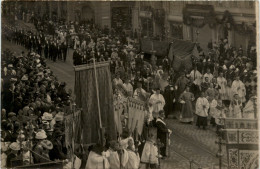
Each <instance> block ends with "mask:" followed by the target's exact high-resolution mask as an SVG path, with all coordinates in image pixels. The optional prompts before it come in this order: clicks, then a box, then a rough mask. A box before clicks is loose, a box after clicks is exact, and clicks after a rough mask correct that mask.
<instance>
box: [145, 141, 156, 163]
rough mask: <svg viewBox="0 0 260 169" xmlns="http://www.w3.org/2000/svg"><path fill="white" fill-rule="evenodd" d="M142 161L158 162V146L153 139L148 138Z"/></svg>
mask: <svg viewBox="0 0 260 169" xmlns="http://www.w3.org/2000/svg"><path fill="white" fill-rule="evenodd" d="M141 162H143V163H149V164H158V148H157V147H156V146H155V145H154V142H153V141H150V140H147V141H146V142H145V145H144V149H143V153H142V156H141Z"/></svg>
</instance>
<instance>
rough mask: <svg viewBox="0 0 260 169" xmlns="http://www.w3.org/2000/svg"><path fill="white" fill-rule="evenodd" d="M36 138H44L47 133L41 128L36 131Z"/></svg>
mask: <svg viewBox="0 0 260 169" xmlns="http://www.w3.org/2000/svg"><path fill="white" fill-rule="evenodd" d="M35 138H36V139H39V140H43V139H46V138H47V135H46V133H45V131H44V130H41V131H39V132H37V133H36V136H35Z"/></svg>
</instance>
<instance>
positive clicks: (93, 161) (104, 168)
mask: <svg viewBox="0 0 260 169" xmlns="http://www.w3.org/2000/svg"><path fill="white" fill-rule="evenodd" d="M109 168H110V164H109V162H108V160H107V158H106V157H104V156H102V155H99V154H97V153H95V152H93V151H90V153H89V155H88V160H87V164H86V167H85V169H109Z"/></svg>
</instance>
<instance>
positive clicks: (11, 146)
mask: <svg viewBox="0 0 260 169" xmlns="http://www.w3.org/2000/svg"><path fill="white" fill-rule="evenodd" d="M9 148H10V149H12V150H16V151H19V150H20V145H19V144H18V143H17V142H13V143H11V144H10V146H9Z"/></svg>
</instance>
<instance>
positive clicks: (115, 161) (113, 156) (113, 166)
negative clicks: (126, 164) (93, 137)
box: [107, 149, 120, 169]
mask: <svg viewBox="0 0 260 169" xmlns="http://www.w3.org/2000/svg"><path fill="white" fill-rule="evenodd" d="M107 151H108V152H109V154H110V156H109V157H108V158H107V159H108V162H109V164H110V169H118V168H120V161H119V155H118V152H117V151H114V150H111V149H108V150H107Z"/></svg>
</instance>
